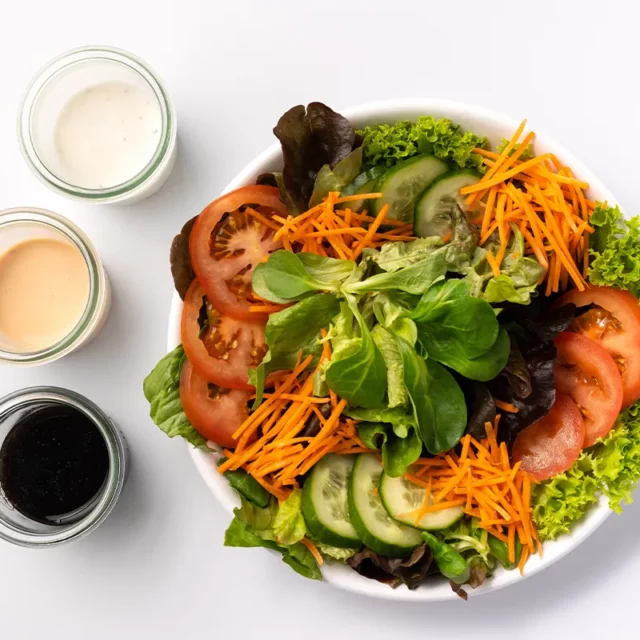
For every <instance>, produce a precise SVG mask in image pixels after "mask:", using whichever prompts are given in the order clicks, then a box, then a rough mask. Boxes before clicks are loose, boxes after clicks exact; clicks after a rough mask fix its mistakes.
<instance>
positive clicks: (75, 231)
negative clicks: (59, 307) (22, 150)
mask: <svg viewBox="0 0 640 640" xmlns="http://www.w3.org/2000/svg"><path fill="white" fill-rule="evenodd" d="M40 238H45V239H55V240H59V241H62V242H65V243H71V244H73V245H74V246H75V247H77V248H78V249H79V251H80V253H81V254H82V257H83V258H84V261H85V263H86V266H87V270H88V272H89V295H88V298H87V305H86V307H85V310H84V313H83V314H82V317H81V318H80V320H79V321H78V322H77V324H76V325H75V327H73V329H72V330H71V331H70V332H69V333H68V334H67V335H66V336H65V337H64V338H62V339H61V340H60V341H58V342H57V343H56V344H52V345H51V346H49V347H47V348H45V349H42V350H40V351H33V352H26V353H25V352H19V351H14V350H11V348H10V346H9V345H8V344H3V341H2V339H1V336H0V361H5V362H8V363H11V364H19V365H39V364H45V363H47V362H53V361H54V360H58V359H59V358H62V357H63V356H65V355H67V354H69V353H71V352H72V351H75V350H77V349H79V348H80V347H82V346H84V345H86V344H87V343H88V342H90V341H91V340H92V339H93V338H94V337H95V336H96V335H97V334H98V333H99V331H100V329H102V327H103V326H104V323H105V322H106V320H107V316H108V313H109V309H110V307H111V287H110V284H109V279H108V277H107V273H106V271H105V270H104V267H103V266H102V261H101V260H100V257H99V256H98V253H97V251H96V250H95V248H94V246H93V244H92V243H91V241H90V240H89V238H87V236H85V235H84V233H83V232H82V231H81V230H80V229H79V228H78V227H76V226H75V225H74V224H73V223H72V222H71V221H70V220H67V219H66V218H63V217H62V216H60V215H57V214H55V213H53V212H51V211H46V210H44V209H32V208H17V209H5V210H4V211H0V255H1V254H3V253H4V252H5V251H7V250H9V249H10V248H11V247H13V246H15V245H17V244H19V243H21V242H25V241H28V240H33V239H40Z"/></svg>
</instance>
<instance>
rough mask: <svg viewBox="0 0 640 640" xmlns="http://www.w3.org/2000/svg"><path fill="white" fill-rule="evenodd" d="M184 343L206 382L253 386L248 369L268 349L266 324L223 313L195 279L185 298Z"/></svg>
mask: <svg viewBox="0 0 640 640" xmlns="http://www.w3.org/2000/svg"><path fill="white" fill-rule="evenodd" d="M182 345H183V347H184V351H185V353H186V355H187V359H188V360H189V362H190V363H191V364H192V365H193V366H194V367H195V369H196V370H197V371H198V373H199V374H200V375H201V376H202V377H203V378H204V379H205V380H207V382H212V383H213V384H216V385H218V386H219V387H227V388H229V389H244V390H247V391H249V390H251V389H253V387H252V386H251V385H250V384H249V377H248V370H249V368H250V367H256V366H258V365H259V364H260V362H262V358H263V357H264V355H265V353H266V352H267V348H268V347H267V345H266V344H265V339H264V324H259V323H254V322H244V321H242V320H235V319H233V318H230V317H228V316H226V315H223V314H221V313H220V311H219V310H218V309H217V308H216V307H215V306H214V305H213V304H211V302H210V301H209V300H208V299H207V298H206V296H205V293H204V291H203V290H202V288H201V287H200V284H199V283H198V281H197V280H194V281H193V283H192V284H191V286H190V287H189V290H188V291H187V295H186V296H185V299H184V308H183V310H182Z"/></svg>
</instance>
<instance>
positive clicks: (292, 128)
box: [259, 102, 362, 215]
mask: <svg viewBox="0 0 640 640" xmlns="http://www.w3.org/2000/svg"><path fill="white" fill-rule="evenodd" d="M273 132H274V133H275V135H276V137H277V138H278V140H280V144H281V145H282V157H283V160H284V168H283V170H282V173H281V174H273V178H272V180H269V179H268V178H267V177H266V176H263V177H262V179H259V182H261V183H264V182H271V183H272V184H273V182H275V184H276V185H277V186H278V187H279V188H280V194H281V198H282V201H283V202H284V203H285V204H286V205H287V207H288V209H289V212H290V213H291V214H293V215H297V214H299V213H302V212H303V211H306V210H307V209H308V208H309V201H310V199H311V197H312V196H313V194H314V188H315V182H316V178H317V177H318V174H319V173H321V181H322V183H323V184H324V186H323V187H321V186H319V187H318V192H320V191H322V190H324V189H325V188H326V187H327V186H328V185H329V182H330V178H333V179H339V180H341V181H344V179H345V177H346V176H347V175H350V174H351V173H352V172H353V171H354V166H355V165H356V164H357V156H356V157H355V161H354V162H353V163H352V160H354V157H353V156H352V158H351V159H350V160H349V161H347V162H346V163H343V164H342V163H341V161H343V160H345V159H346V158H347V157H348V156H349V155H350V154H351V152H352V151H353V150H354V149H356V148H358V147H360V146H361V143H362V140H361V139H360V138H359V137H358V136H356V133H355V131H354V130H353V127H352V126H351V123H350V122H349V121H348V120H347V119H346V118H345V117H344V116H341V115H340V114H339V113H336V112H335V111H333V110H332V109H330V108H329V107H327V106H326V105H324V104H322V103H320V102H312V103H311V104H309V105H308V106H307V107H306V109H305V107H303V106H302V105H299V106H296V107H293V108H291V109H289V111H287V112H286V113H285V114H284V115H283V116H282V117H281V118H280V120H279V121H278V124H277V125H276V127H275V129H274V130H273ZM352 164H353V165H354V166H351V165H352ZM338 165H339V166H340V168H338ZM324 167H328V169H333V176H329V172H328V170H327V169H324ZM358 170H359V167H358ZM357 173H358V171H356V172H355V174H357Z"/></svg>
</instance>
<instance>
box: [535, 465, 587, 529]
mask: <svg viewBox="0 0 640 640" xmlns="http://www.w3.org/2000/svg"><path fill="white" fill-rule="evenodd" d="M598 489H599V487H598V482H597V481H596V479H595V478H594V477H593V476H592V475H591V473H590V464H589V462H588V460H587V459H586V453H582V454H581V455H580V457H579V458H578V460H577V461H576V462H575V463H574V465H573V466H572V467H571V468H570V469H569V470H568V471H565V472H564V473H561V474H559V475H557V476H555V477H553V478H551V479H550V480H547V481H545V482H541V483H540V484H538V485H536V487H535V490H534V494H533V498H532V501H533V505H534V507H533V519H534V521H535V523H536V527H537V530H538V535H539V536H540V539H541V540H553V539H555V538H557V537H558V536H559V535H561V534H563V533H569V532H570V531H571V528H572V526H573V525H574V524H575V523H576V522H577V521H578V520H580V519H581V518H582V517H583V516H584V514H585V513H586V512H587V510H588V509H589V507H591V506H592V505H593V504H595V503H596V502H597V501H598Z"/></svg>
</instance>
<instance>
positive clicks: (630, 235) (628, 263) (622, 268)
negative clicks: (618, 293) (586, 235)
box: [589, 202, 640, 297]
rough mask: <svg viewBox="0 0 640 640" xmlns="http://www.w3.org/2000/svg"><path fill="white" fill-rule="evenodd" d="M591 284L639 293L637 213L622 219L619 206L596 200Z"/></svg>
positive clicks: (639, 236)
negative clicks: (634, 215)
mask: <svg viewBox="0 0 640 640" xmlns="http://www.w3.org/2000/svg"><path fill="white" fill-rule="evenodd" d="M590 222H591V225H592V226H593V227H594V228H595V230H596V231H595V233H594V234H593V236H592V238H591V247H590V252H589V253H590V254H591V266H590V268H589V282H591V283H592V284H597V285H602V286H610V287H616V288H617V289H627V290H628V291H631V293H633V295H635V296H636V297H638V296H640V216H636V217H635V218H632V219H631V220H625V219H624V216H623V214H622V212H621V211H620V208H619V207H617V206H616V207H608V206H607V203H606V202H605V203H602V202H598V203H597V204H596V208H595V210H594V212H593V213H592V214H591V218H590Z"/></svg>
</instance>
